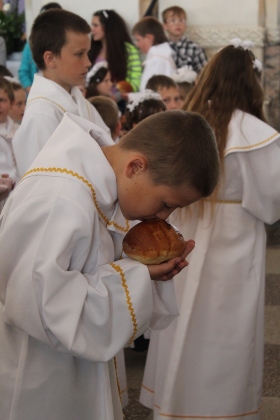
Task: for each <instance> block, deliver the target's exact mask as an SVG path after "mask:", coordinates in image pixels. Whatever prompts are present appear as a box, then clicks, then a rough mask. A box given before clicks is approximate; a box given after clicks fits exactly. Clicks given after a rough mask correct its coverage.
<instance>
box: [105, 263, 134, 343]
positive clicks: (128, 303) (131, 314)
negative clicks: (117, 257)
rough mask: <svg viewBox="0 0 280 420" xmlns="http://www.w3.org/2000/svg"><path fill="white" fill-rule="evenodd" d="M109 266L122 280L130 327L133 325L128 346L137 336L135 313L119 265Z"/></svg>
mask: <svg viewBox="0 0 280 420" xmlns="http://www.w3.org/2000/svg"><path fill="white" fill-rule="evenodd" d="M110 265H111V266H112V267H113V268H114V270H116V271H117V273H119V275H120V276H121V279H122V287H123V288H124V291H125V295H126V303H127V306H128V309H129V312H130V316H131V320H132V325H133V334H132V337H131V339H130V340H129V344H131V343H132V342H133V341H134V339H135V336H136V334H137V329H138V325H137V321H136V316H135V312H134V309H133V305H132V302H131V297H130V295H129V290H128V287H127V283H126V280H125V275H124V272H123V270H122V269H121V267H120V266H119V265H117V264H115V263H110Z"/></svg>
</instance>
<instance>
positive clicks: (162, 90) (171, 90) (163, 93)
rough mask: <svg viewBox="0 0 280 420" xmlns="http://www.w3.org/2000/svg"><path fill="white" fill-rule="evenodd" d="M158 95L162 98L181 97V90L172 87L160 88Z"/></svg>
mask: <svg viewBox="0 0 280 420" xmlns="http://www.w3.org/2000/svg"><path fill="white" fill-rule="evenodd" d="M158 93H159V94H160V95H161V96H167V95H179V90H178V88H177V87H175V86H170V87H166V86H162V87H159V88H158Z"/></svg>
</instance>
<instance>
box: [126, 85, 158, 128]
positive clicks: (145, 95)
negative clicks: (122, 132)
mask: <svg viewBox="0 0 280 420" xmlns="http://www.w3.org/2000/svg"><path fill="white" fill-rule="evenodd" d="M130 98H131V99H132V100H131V101H130V102H129V103H128V104H127V106H126V111H125V117H126V127H127V130H132V128H133V127H135V126H136V125H137V124H139V123H140V122H141V121H143V120H144V119H145V118H147V117H149V116H150V115H153V114H157V113H158V112H162V111H166V106H165V105H164V103H163V101H162V99H161V96H160V95H159V94H158V93H156V92H153V91H152V90H150V89H145V90H144V91H142V92H139V93H134V94H133V95H130Z"/></svg>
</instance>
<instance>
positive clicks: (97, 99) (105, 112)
mask: <svg viewBox="0 0 280 420" xmlns="http://www.w3.org/2000/svg"><path fill="white" fill-rule="evenodd" d="M88 100H89V102H90V103H91V104H92V105H93V106H94V107H95V109H96V110H97V112H98V113H99V115H100V116H101V118H102V119H103V121H104V122H105V124H106V125H107V127H109V129H110V132H111V137H112V139H113V140H114V142H115V143H118V141H119V136H120V129H121V122H120V111H119V108H118V105H117V104H116V102H115V101H114V100H113V99H111V98H107V97H106V96H93V97H91V98H88Z"/></svg>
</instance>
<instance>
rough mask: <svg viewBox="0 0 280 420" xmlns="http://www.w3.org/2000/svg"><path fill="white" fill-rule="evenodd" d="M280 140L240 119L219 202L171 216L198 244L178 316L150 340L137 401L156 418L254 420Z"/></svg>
mask: <svg viewBox="0 0 280 420" xmlns="http://www.w3.org/2000/svg"><path fill="white" fill-rule="evenodd" d="M279 162H280V134H279V133H278V132H276V131H275V130H274V129H273V128H271V127H270V126H268V125H267V124H265V123H263V122H262V121H260V120H258V119H257V118H255V117H253V116H251V115H249V114H245V113H243V112H241V111H236V112H235V113H234V115H233V118H232V120H231V122H230V127H229V138H228V142H227V147H226V151H225V161H224V165H225V168H224V171H225V176H224V179H223V185H222V186H221V190H220V193H219V196H218V202H217V203H216V204H215V211H214V214H213V217H212V215H211V205H210V203H209V202H206V203H205V211H204V217H203V219H201V218H199V217H198V213H197V211H196V210H197V206H192V209H191V211H190V209H186V208H185V209H177V210H176V211H175V212H174V213H173V214H172V215H171V216H170V221H171V223H173V224H174V225H175V226H177V227H178V228H179V229H180V231H181V232H182V234H183V235H184V237H185V239H191V238H192V239H194V240H195V242H196V246H195V249H194V251H192V253H191V254H190V256H189V258H188V260H189V263H190V264H189V267H188V268H187V270H186V271H185V272H182V273H180V274H179V275H178V276H176V278H175V287H176V294H177V298H178V304H179V311H180V315H179V317H178V318H177V319H176V320H175V321H174V322H172V324H171V325H170V326H169V327H168V328H167V329H166V330H165V331H162V332H158V333H157V332H155V333H154V332H152V334H151V342H150V346H149V351H148V357H147V364H146V367H145V374H144V380H143V386H142V390H141V396H140V401H141V402H142V403H143V404H144V405H146V406H148V407H150V408H152V409H154V419H157V420H158V419H162V420H163V419H164V420H171V419H172V420H173V419H175V418H180V419H191V418H195V419H215V418H219V419H224V420H225V419H238V420H257V419H260V416H261V414H260V407H261V396H262V373H263V338H264V330H263V324H264V286H265V282H264V279H265V249H266V234H265V227H264V222H266V223H269V224H270V223H274V222H275V221H277V220H278V219H279V218H280V182H279V180H280V164H279Z"/></svg>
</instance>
